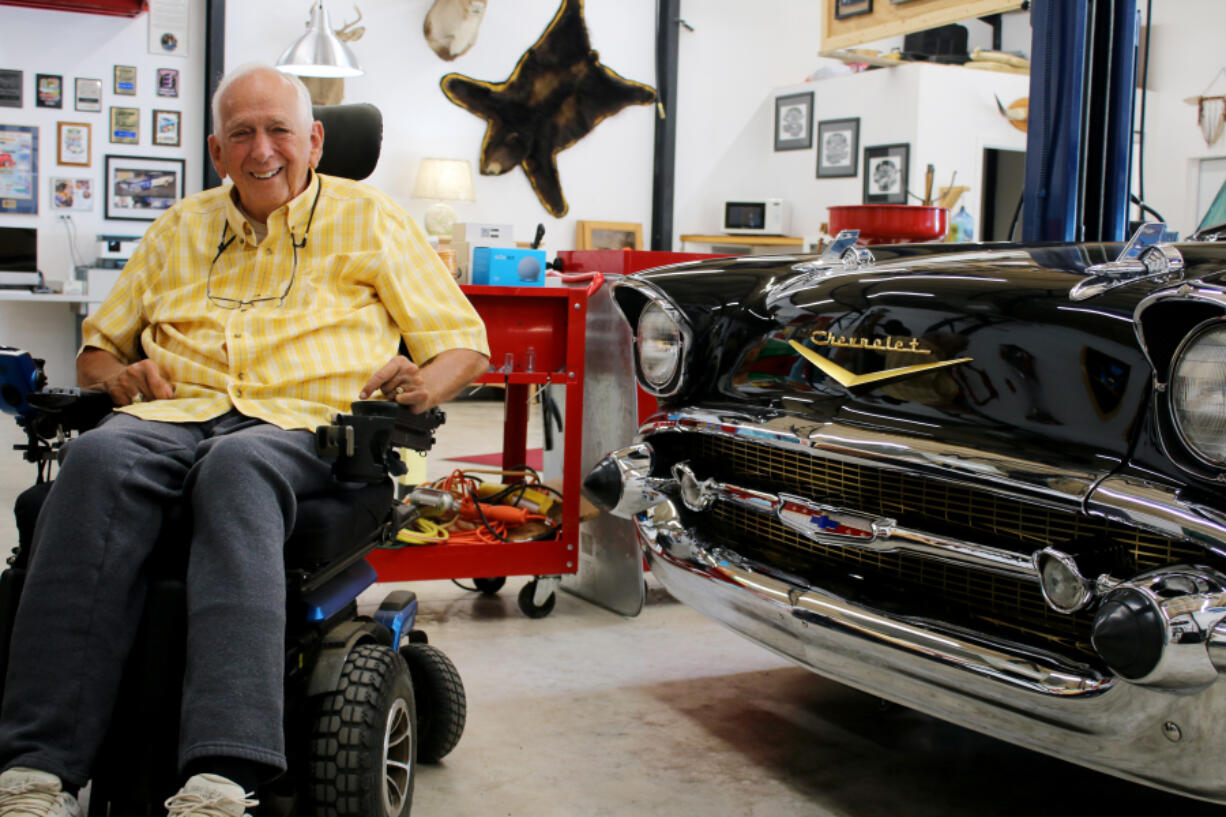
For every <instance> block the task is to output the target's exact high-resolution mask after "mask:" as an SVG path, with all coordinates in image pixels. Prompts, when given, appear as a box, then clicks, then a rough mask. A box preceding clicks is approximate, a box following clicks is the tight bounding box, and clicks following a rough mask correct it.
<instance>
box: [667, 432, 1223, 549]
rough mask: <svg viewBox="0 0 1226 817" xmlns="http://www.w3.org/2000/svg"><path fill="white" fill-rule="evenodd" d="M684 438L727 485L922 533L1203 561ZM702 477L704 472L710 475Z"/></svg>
mask: <svg viewBox="0 0 1226 817" xmlns="http://www.w3.org/2000/svg"><path fill="white" fill-rule="evenodd" d="M685 436H686V446H685V448H686V451H687V452H691V453H690V454H689V456H692V457H693V458H695V459H699V460H703V461H707V462H712V463H718V464H719V467H718V470H717V471H716V473H715V474H714V475H715V476H716V477H717V478H718V479H720V480H722V481H724V482H731V483H734V484H737V485H744V486H747V487H756V488H763V489H767V490H771V489H773V490H779V489H781V488H782V489H784V490H787V491H790V492H792V493H797V494H800V495H801V496H804V497H806V498H807V499H812V500H814V501H818V502H828V503H830V504H832V505H843V506H845V507H847V508H854V509H855V510H858V511H862V512H866V513H873V514H879V515H881V516H888V517H891V518H893V519H896V520H897V521H898V522H899V524H901V525H905V526H908V527H913V528H916V529H919V530H959V531H961V532H962V533H963V534H964V535H966V536H967V537H968V538H971V539H974V540H976V541H983V540H984V536H985V534H989V535H990V536H991V537H992V541H990V542H985V544H993V545H996V546H998V547H1005V548H1010V549H1013V550H1016V551H1018V552H1021V553H1030V552H1032V551H1034V550H1038V549H1040V548H1043V547H1047V546H1051V547H1059V546H1060V545H1062V544H1065V543H1069V542H1084V541H1097V542H1102V543H1110V544H1111V545H1113V546H1115V547H1119V548H1122V549H1123V550H1124V552H1125V553H1126V554H1128V556H1129V558H1130V561H1131V564H1130V565H1129V567H1130V569H1133V570H1134V571H1135V572H1138V573H1139V572H1142V571H1145V570H1151V569H1153V568H1157V567H1162V566H1164V565H1169V564H1174V563H1177V562H1188V561H1203V560H1204V558H1205V552H1204V550H1202V549H1201V548H1198V547H1196V546H1195V545H1191V544H1187V543H1184V542H1178V541H1174V540H1171V539H1167V538H1165V537H1162V536H1158V535H1156V534H1149V533H1145V532H1143V531H1139V530H1137V529H1135V528H1131V527H1128V526H1127V525H1121V524H1119V523H1116V522H1112V521H1110V520H1106V519H1100V518H1097V517H1089V516H1084V515H1082V514H1078V513H1073V512H1069V511H1059V510H1054V509H1050V508H1042V507H1037V506H1034V505H1027V504H1025V503H1022V502H1018V501H1016V500H1011V499H1009V498H1007V497H1001V496H998V495H996V494H993V493H991V492H989V491H983V490H978V489H974V488H966V487H963V486H961V485H955V484H952V483H948V482H940V481H937V480H931V479H923V478H920V477H914V476H909V475H906V474H900V473H897V472H894V471H885V470H882V469H878V468H869V467H865V466H860V465H854V464H850V463H845V462H840V461H838V460H831V459H825V458H823V457H819V456H812V455H806V454H802V453H800V452H796V451H787V450H783V449H779V448H773V447H771V446H767V445H762V444H760V443H754V442H750V441H746V440H739V439H732V438H726V437H718V436H714V435H709V434H695V435H685ZM704 476H706V475H705V474H704Z"/></svg>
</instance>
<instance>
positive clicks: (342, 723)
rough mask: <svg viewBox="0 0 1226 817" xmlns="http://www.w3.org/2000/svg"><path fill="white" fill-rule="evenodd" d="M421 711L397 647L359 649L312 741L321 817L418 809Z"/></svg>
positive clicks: (326, 701) (397, 814) (401, 816)
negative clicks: (416, 784)
mask: <svg viewBox="0 0 1226 817" xmlns="http://www.w3.org/2000/svg"><path fill="white" fill-rule="evenodd" d="M417 742H418V741H417V712H416V707H415V705H414V701H413V684H412V682H411V681H410V679H409V671H408V667H407V666H406V665H405V662H404V660H403V659H402V658H401V657H400V655H399V654H398V653H397V652H396V651H395V650H393V649H392V648H391V647H384V646H382V645H380V644H359V645H358V646H356V647H354V648H353V650H352V651H351V652H350V653H349V655H348V657H347V658H346V659H345V664H344V667H343V668H342V669H341V675H340V679H339V680H338V682H337V688H336V689H335V690H334V691H332V692H329V693H326V694H324V695H323V696H322V702H321V704H320V710H319V717H318V719H317V720H316V721H315V728H314V732H313V734H312V736H311V763H310V772H311V773H310V782H311V794H312V800H313V801H314V805H315V812H314V813H315V814H316V815H319V817H406V815H408V813H409V809H410V808H411V807H412V805H413V783H414V778H415V777H416V775H415V773H414V764H415V762H416V760H417Z"/></svg>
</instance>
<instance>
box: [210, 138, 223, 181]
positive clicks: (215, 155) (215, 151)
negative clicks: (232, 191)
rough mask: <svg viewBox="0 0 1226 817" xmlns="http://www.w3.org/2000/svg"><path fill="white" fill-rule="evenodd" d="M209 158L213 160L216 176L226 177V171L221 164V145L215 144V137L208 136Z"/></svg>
mask: <svg viewBox="0 0 1226 817" xmlns="http://www.w3.org/2000/svg"><path fill="white" fill-rule="evenodd" d="M209 158H210V159H212V160H213V169H214V170H216V171H217V175H218V176H220V177H221V178H223V179H224V178H225V177H226V169H225V168H224V167H222V164H221V145H219V144H218V143H217V137H216V136H214V135H213V134H211V133H210V134H209Z"/></svg>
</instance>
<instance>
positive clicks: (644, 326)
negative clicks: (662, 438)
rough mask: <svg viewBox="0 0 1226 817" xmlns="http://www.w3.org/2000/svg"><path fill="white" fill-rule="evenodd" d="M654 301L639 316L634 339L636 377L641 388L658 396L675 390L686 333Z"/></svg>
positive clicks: (674, 318)
mask: <svg viewBox="0 0 1226 817" xmlns="http://www.w3.org/2000/svg"><path fill="white" fill-rule="evenodd" d="M671 311H672V310H668V309H666V308H665V307H664V306H663V305H662V304H660V303H659V302H657V301H651V302H649V303H648V304H647V306H645V307H643V311H642V313H640V314H639V320H638V331H637V337H636V339H635V341H636V344H637V346H638V358H639V374H640V375H641V377H642V379H643V386H644V388H646V389H647V390H648V391H650V392H652V393H653V394H657V395H666V394H670V393H672V392H673V391H675V390H676V387H677V385H678V382H679V380H680V374H681V362H682V357H683V355H684V352H685V333H684V331H683V330H682V327H681V324H680V323H679V322H678V319H677V318H676V317H674V316H673V315H672V314H670V312H671Z"/></svg>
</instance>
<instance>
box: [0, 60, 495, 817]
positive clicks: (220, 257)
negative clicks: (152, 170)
mask: <svg viewBox="0 0 1226 817" xmlns="http://www.w3.org/2000/svg"><path fill="white" fill-rule="evenodd" d="M213 118H214V122H215V129H214V132H213V134H212V135H211V136H209V152H210V155H211V157H212V160H213V163H214V165H215V166H216V167H217V170H218V172H219V173H220V174H221V175H222V176H223V177H227V176H228V177H229V178H230V179H232V180H233V185H232V186H230V185H226V186H223V187H220V188H215V189H212V190H206V191H204V192H202V193H199V194H197V195H194V196H190V197H188V198H187V199H185V200H183V201H182V202H180V203H179V204H177V205H175V206H174V207H173V208H171V209H170V210H169V211H168V212H166V213H165V214H164V215H162V216H161V217H160V218H159V219H158V220H157V221H156V222H155V223H154V224H153V225H152V226H151V227H150V228H149V231H148V233H147V234H146V235H145V238H144V240H143V241H142V242H141V244H140V247H139V248H138V249H137V251H136V253H135V254H134V255H133V257H132V260H131V261H130V262H129V263H128V265H127V266H126V267H125V269H124V272H123V274H122V275H121V276H120V279H119V281H118V283H117V284H116V285H115V288H114V290H113V291H112V293H111V294H110V296H108V298H107V300H106V301H105V303H103V305H102V307H101V309H100V310H99V311H98V313H97V314H96V315H94V316H93V317H91V318H90V319H89V320H88V321H86V324H85V327H84V345H83V348H82V350H81V352H80V354H79V356H78V358H77V369H78V380H79V382H80V383H81V384H82V385H84V386H91V387H95V388H102V389H105V390H106V391H107V392H109V393H110V394H111V396H112V397H113V398H114V400H115V402H116V404H117V405H118V406H120V408H119V409H118V410H117V411H116V412H115V413H113V414H112V415H111V416H110V417H108V418H107V420H106V421H104V422H103V423H102V424H101V425H99V426H98V427H97V428H96V429H94V430H92V431H89V432H87V433H86V434H84V435H82V436H81V437H80V438H79V439H78V440H76V441H74V442H72V443H70V444H69V445H68V446H67V447H66V451H67V454H66V458H65V461H64V464H63V467H62V469H61V471H60V475H59V478H58V479H57V480H56V482H55V485H54V487H53V489H52V491H51V493H50V495H49V497H48V499H47V503H46V505H45V506H44V510H45V512H44V513H42V515H41V517H40V519H39V523H38V526H37V530H36V533H35V542H36V546H35V549H34V558H33V563H32V564H31V568H30V575H29V577H28V580H27V584H26V589H25V592H24V593H23V596H22V602H21V607H20V610H19V612H18V620H17V623H16V626H15V628H14V634H13V649H12V654H13V656H14V660H13V666H12V667H11V668H10V671H9V675H8V680H7V687H6V692H5V698H4V708H3V711H2V712H0V768H4V769H5V771H4V772H3V774H0V817H18V815H20V817H78V816H79V815H80V813H81V809H80V806H79V804H78V803H77V801H76V799H75V796H74V792H75V790H76V789H77V788H79V787H80V786H82V785H84V783H85V782H86V779H87V777H88V773H89V769H90V766H91V764H92V762H93V760H94V756H95V754H96V753H97V751H98V747H99V744H100V742H101V740H102V737H103V732H104V730H105V728H106V726H107V721H108V718H109V713H110V712H111V710H112V708H113V705H114V702H115V696H116V688H117V686H118V683H119V678H120V673H121V669H122V665H123V662H124V658H125V657H126V655H127V654H128V652H129V651H130V649H131V646H132V641H133V638H134V634H135V629H136V624H137V619H138V617H139V613H140V610H141V606H142V603H143V594H144V584H143V578H142V577H141V567H142V565H143V564H144V562H145V561H146V560H147V558H148V557H149V554H150V551H151V549H152V547H153V544H154V539H155V537H156V531H157V530H158V528H159V525H160V522H161V519H162V513H163V510H162V509H163V508H164V507H166V506H167V505H168V504H171V503H175V502H177V501H180V500H181V501H183V502H189V503H190V504H191V508H192V511H193V519H194V529H193V532H192V540H191V553H190V559H189V564H188V573H187V598H188V611H187V614H188V628H187V634H186V645H187V671H186V677H185V679H184V687H183V708H182V713H181V735H182V738H181V742H180V758H179V760H180V764H181V768H182V771H183V775H184V777H185V778H186V780H185V784H184V787H183V789H182V790H181V791H180V793H179V794H178V795H176V796H175V797H173V798H171V799H170V800H169V801H168V802H167V806H168V808H169V810H170V813H171V814H172V815H175V817H180V816H181V815H188V814H199V815H205V814H208V815H211V816H212V817H216V815H218V814H220V813H222V812H225V813H230V814H234V815H241V814H242V813H243V810H244V808H245V807H247V806H251V805H255V803H254V801H252V800H251V799H250V798H251V797H252V795H251V794H250V792H252V791H253V790H254V789H255V787H256V785H257V783H258V782H259V781H260V780H261V778H263V777H266V776H268V775H270V774H274V773H275V772H276V771H278V770H282V769H284V768H285V766H286V759H285V750H284V746H283V745H282V744H283V734H282V706H283V697H282V696H283V687H282V683H283V661H284V645H283V643H282V641H283V632H284V616H285V600H284V597H285V587H284V583H285V579H284V567H283V562H282V548H283V545H284V542H285V539H286V536H287V535H288V533H289V527H290V525H291V524H292V520H293V518H294V514H295V507H296V506H295V497H296V496H300V495H304V494H308V493H311V492H316V491H320V490H324V489H326V488H327V487H328V485H329V482H330V479H331V476H330V469H329V466H328V464H327V463H326V462H323V461H321V460H320V459H319V458H318V457H317V456H316V454H315V451H314V438H313V434H312V433H311V430H312V429H313V428H314V427H315V426H317V425H319V424H323V423H326V422H328V421H329V420H330V418H331V416H332V415H333V414H335V413H336V412H338V411H347V410H348V407H349V404H350V403H351V402H352V401H353V400H354V399H359V398H361V399H364V398H367V397H370V396H372V395H374V394H376V393H382V394H383V395H385V396H387V397H389V398H392V399H395V400H396V401H397V402H400V403H403V404H407V405H410V406H412V407H413V408H414V410H418V411H423V410H425V409H427V408H430V407H432V406H434V405H437V404H438V403H440V402H443V401H445V400H448V399H450V398H451V397H453V396H454V395H455V394H456V393H457V392H459V390H460V389H462V388H463V387H464V386H465V385H466V384H468V383H469V382H470V381H471V380H472V379H473V378H474V377H476V376H477V375H478V374H480V373H481V372H483V371H485V369H486V367H487V358H488V347H487V344H486V339H485V331H484V327H483V326H482V324H481V320H480V318H479V317H478V316H477V314H476V313H475V312H474V311H473V309H472V307H471V305H470V304H469V303H468V302H467V300H466V299H465V298H464V296H463V294H462V293H461V292H460V291H459V289H458V287H456V285H455V283H454V281H453V279H452V278H451V276H450V275H448V273H447V271H446V269H445V268H444V267H443V266H442V264H441V263H440V262H439V260H438V258H437V256H436V255H435V254H434V253H433V251H432V250H431V249H430V247H429V246H428V244H427V243H426V240H425V237H424V235H423V234H422V232H421V230H420V229H419V228H418V227H417V225H416V224H414V223H413V222H412V221H411V220H410V219H409V218H408V216H406V215H405V213H404V212H403V211H402V210H401V209H400V208H399V207H398V206H397V205H395V204H394V203H393V202H392V201H391V200H389V199H388V198H387V197H386V196H384V195H382V194H381V193H379V192H378V191H376V190H374V189H372V188H370V187H368V186H366V185H363V184H360V183H357V182H351V181H347V180H342V179H337V178H333V177H328V176H321V175H318V174H316V173H315V172H314V167H315V165H316V164H317V163H318V161H319V157H320V155H321V153H322V150H323V141H324V133H323V127H322V125H321V124H320V123H319V122H315V121H312V116H311V105H310V97H309V95H308V94H307V91H306V89H305V88H304V87H303V85H302V83H301V82H299V81H298V80H297V79H296V78H293V77H289V76H287V75H285V74H281V73H279V72H277V71H275V70H273V69H272V68H271V67H269V66H266V65H246V66H243V67H241V68H239V69H237V70H236V71H234V72H233V73H232V74H230V75H229V76H227V77H226V78H225V79H223V80H222V82H221V84H220V85H219V86H218V88H217V91H216V93H215V94H214V97H213ZM401 339H403V340H404V342H405V344H406V346H407V348H408V350H409V353H410V355H411V356H412V359H413V360H414V361H418V362H419V363H421V364H422V365H421V366H420V367H419V366H417V365H414V363H412V362H410V361H409V360H408V359H406V358H405V357H402V356H398V355H397V354H396V352H397V345H398V343H399V341H400V340H401ZM202 804H204V805H202ZM217 809H220V810H221V811H218V810H217Z"/></svg>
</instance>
